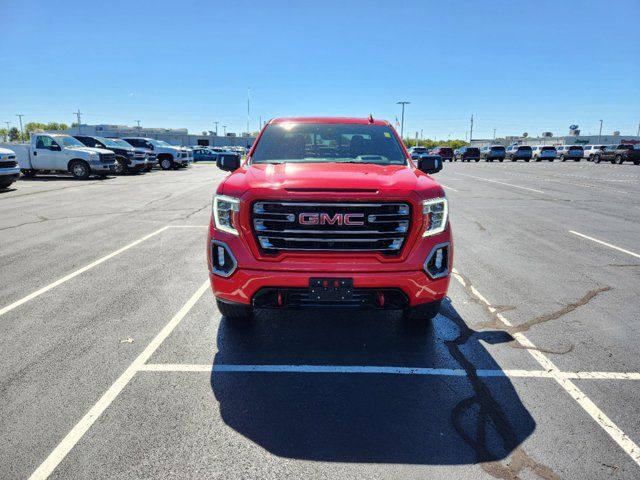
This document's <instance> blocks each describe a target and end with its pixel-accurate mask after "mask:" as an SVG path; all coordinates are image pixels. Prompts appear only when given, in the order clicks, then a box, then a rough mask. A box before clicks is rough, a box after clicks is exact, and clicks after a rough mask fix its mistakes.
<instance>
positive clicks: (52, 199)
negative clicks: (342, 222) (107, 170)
mask: <svg viewBox="0 0 640 480" xmlns="http://www.w3.org/2000/svg"><path fill="white" fill-rule="evenodd" d="M223 176H224V173H223V172H221V171H219V170H217V169H216V167H215V166H214V165H210V164H209V165H204V164H202V165H201V164H198V165H194V166H193V167H191V168H189V169H187V170H181V171H168V172H164V171H154V172H151V173H150V174H145V175H142V176H125V177H114V178H109V179H106V180H89V181H85V182H79V181H74V180H72V179H70V178H68V177H49V178H44V177H43V178H36V179H31V180H20V181H18V182H17V183H16V184H14V186H13V188H12V189H10V190H9V191H6V192H2V193H0V207H1V208H0V245H1V246H2V247H1V249H0V277H1V278H2V289H1V290H0V351H2V355H1V356H0V366H1V368H0V403H1V405H2V408H1V409H0V431H2V432H3V434H2V436H0V477H1V478H26V477H29V476H30V475H33V478H45V477H47V476H48V475H50V476H51V478H91V479H96V478H278V479H282V478H309V477H313V478H367V479H370V478H394V479H399V478H434V477H447V478H459V479H476V478H503V479H508V478H544V479H554V478H582V479H584V478H588V479H590V478H629V479H631V478H638V477H639V476H640V450H639V449H638V446H637V445H638V444H639V443H640V406H639V405H640V402H639V399H640V355H638V338H640V295H639V294H640V242H639V241H638V239H640V188H639V184H640V167H636V166H634V165H632V164H627V165H608V164H600V165H595V164H591V163H587V162H580V163H573V162H571V163H558V162H554V163H510V162H508V163H503V164H501V163H484V162H481V163H477V164H475V163H472V164H467V163H465V164H461V163H460V162H458V163H453V164H449V163H447V164H445V167H444V170H443V171H442V172H441V173H439V174H438V175H437V176H436V178H437V179H438V181H440V182H441V183H442V184H443V185H444V187H445V189H446V193H447V196H448V197H449V200H450V212H451V213H450V215H451V217H450V218H451V222H452V225H453V229H454V239H455V242H456V243H455V247H456V250H455V255H456V258H455V262H454V264H455V274H454V278H453V279H452V283H451V288H450V292H449V293H450V294H449V296H450V298H449V300H448V301H447V302H445V304H444V306H443V308H442V310H441V312H440V314H439V315H438V316H437V317H436V318H435V319H434V321H433V323H432V325H430V326H425V327H423V328H421V327H419V326H416V325H413V326H411V325H407V324H406V323H403V322H402V321H401V319H400V318H399V317H398V316H395V315H389V314H380V313H375V312H374V313H368V312H365V313H358V314H355V315H354V314H353V313H349V312H346V313H340V312H335V313H330V314H327V313H325V312H321V313H317V312H296V313H290V314H286V315H276V314H273V313H269V312H262V313H261V314H260V315H258V317H257V319H256V320H255V322H253V323H250V324H247V325H238V324H233V323H231V322H229V321H227V320H226V319H224V318H220V314H219V313H218V311H217V310H216V307H215V303H214V301H213V298H212V294H211V290H210V288H209V287H208V277H207V266H206V260H205V237H206V226H207V224H208V221H209V215H210V203H211V196H212V193H213V192H214V190H215V186H216V185H217V183H218V182H219V181H220V180H221V179H222V178H223Z"/></svg>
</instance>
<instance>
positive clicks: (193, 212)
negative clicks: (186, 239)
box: [183, 203, 210, 220]
mask: <svg viewBox="0 0 640 480" xmlns="http://www.w3.org/2000/svg"><path fill="white" fill-rule="evenodd" d="M209 205H210V204H209V203H205V204H204V206H202V207H200V208H198V209H196V210H194V211H192V212H191V213H189V214H188V215H187V216H186V217H184V218H183V220H186V219H188V218H191V217H192V216H193V215H195V214H196V213H199V212H201V211H202V210H204V209H205V208H207V207H208V206H209Z"/></svg>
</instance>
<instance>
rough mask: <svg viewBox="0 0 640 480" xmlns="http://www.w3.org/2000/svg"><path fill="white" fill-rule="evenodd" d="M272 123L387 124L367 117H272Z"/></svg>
mask: <svg viewBox="0 0 640 480" xmlns="http://www.w3.org/2000/svg"><path fill="white" fill-rule="evenodd" d="M272 123H344V124H360V125H389V122H387V121H386V120H376V119H373V121H370V120H369V118H357V117H281V118H274V119H272V120H271V121H270V122H269V124H272Z"/></svg>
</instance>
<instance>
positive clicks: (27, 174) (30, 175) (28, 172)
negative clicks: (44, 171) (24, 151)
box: [20, 170, 36, 178]
mask: <svg viewBox="0 0 640 480" xmlns="http://www.w3.org/2000/svg"><path fill="white" fill-rule="evenodd" d="M20 172H21V173H22V176H23V177H26V178H33V177H35V176H36V171H35V170H20Z"/></svg>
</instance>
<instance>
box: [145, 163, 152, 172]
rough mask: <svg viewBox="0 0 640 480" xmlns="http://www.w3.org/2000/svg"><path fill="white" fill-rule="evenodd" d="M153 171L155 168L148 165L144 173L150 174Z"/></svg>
mask: <svg viewBox="0 0 640 480" xmlns="http://www.w3.org/2000/svg"><path fill="white" fill-rule="evenodd" d="M151 170H153V167H152V166H151V165H147V166H146V167H144V171H145V172H147V173H149V172H150V171H151Z"/></svg>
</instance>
